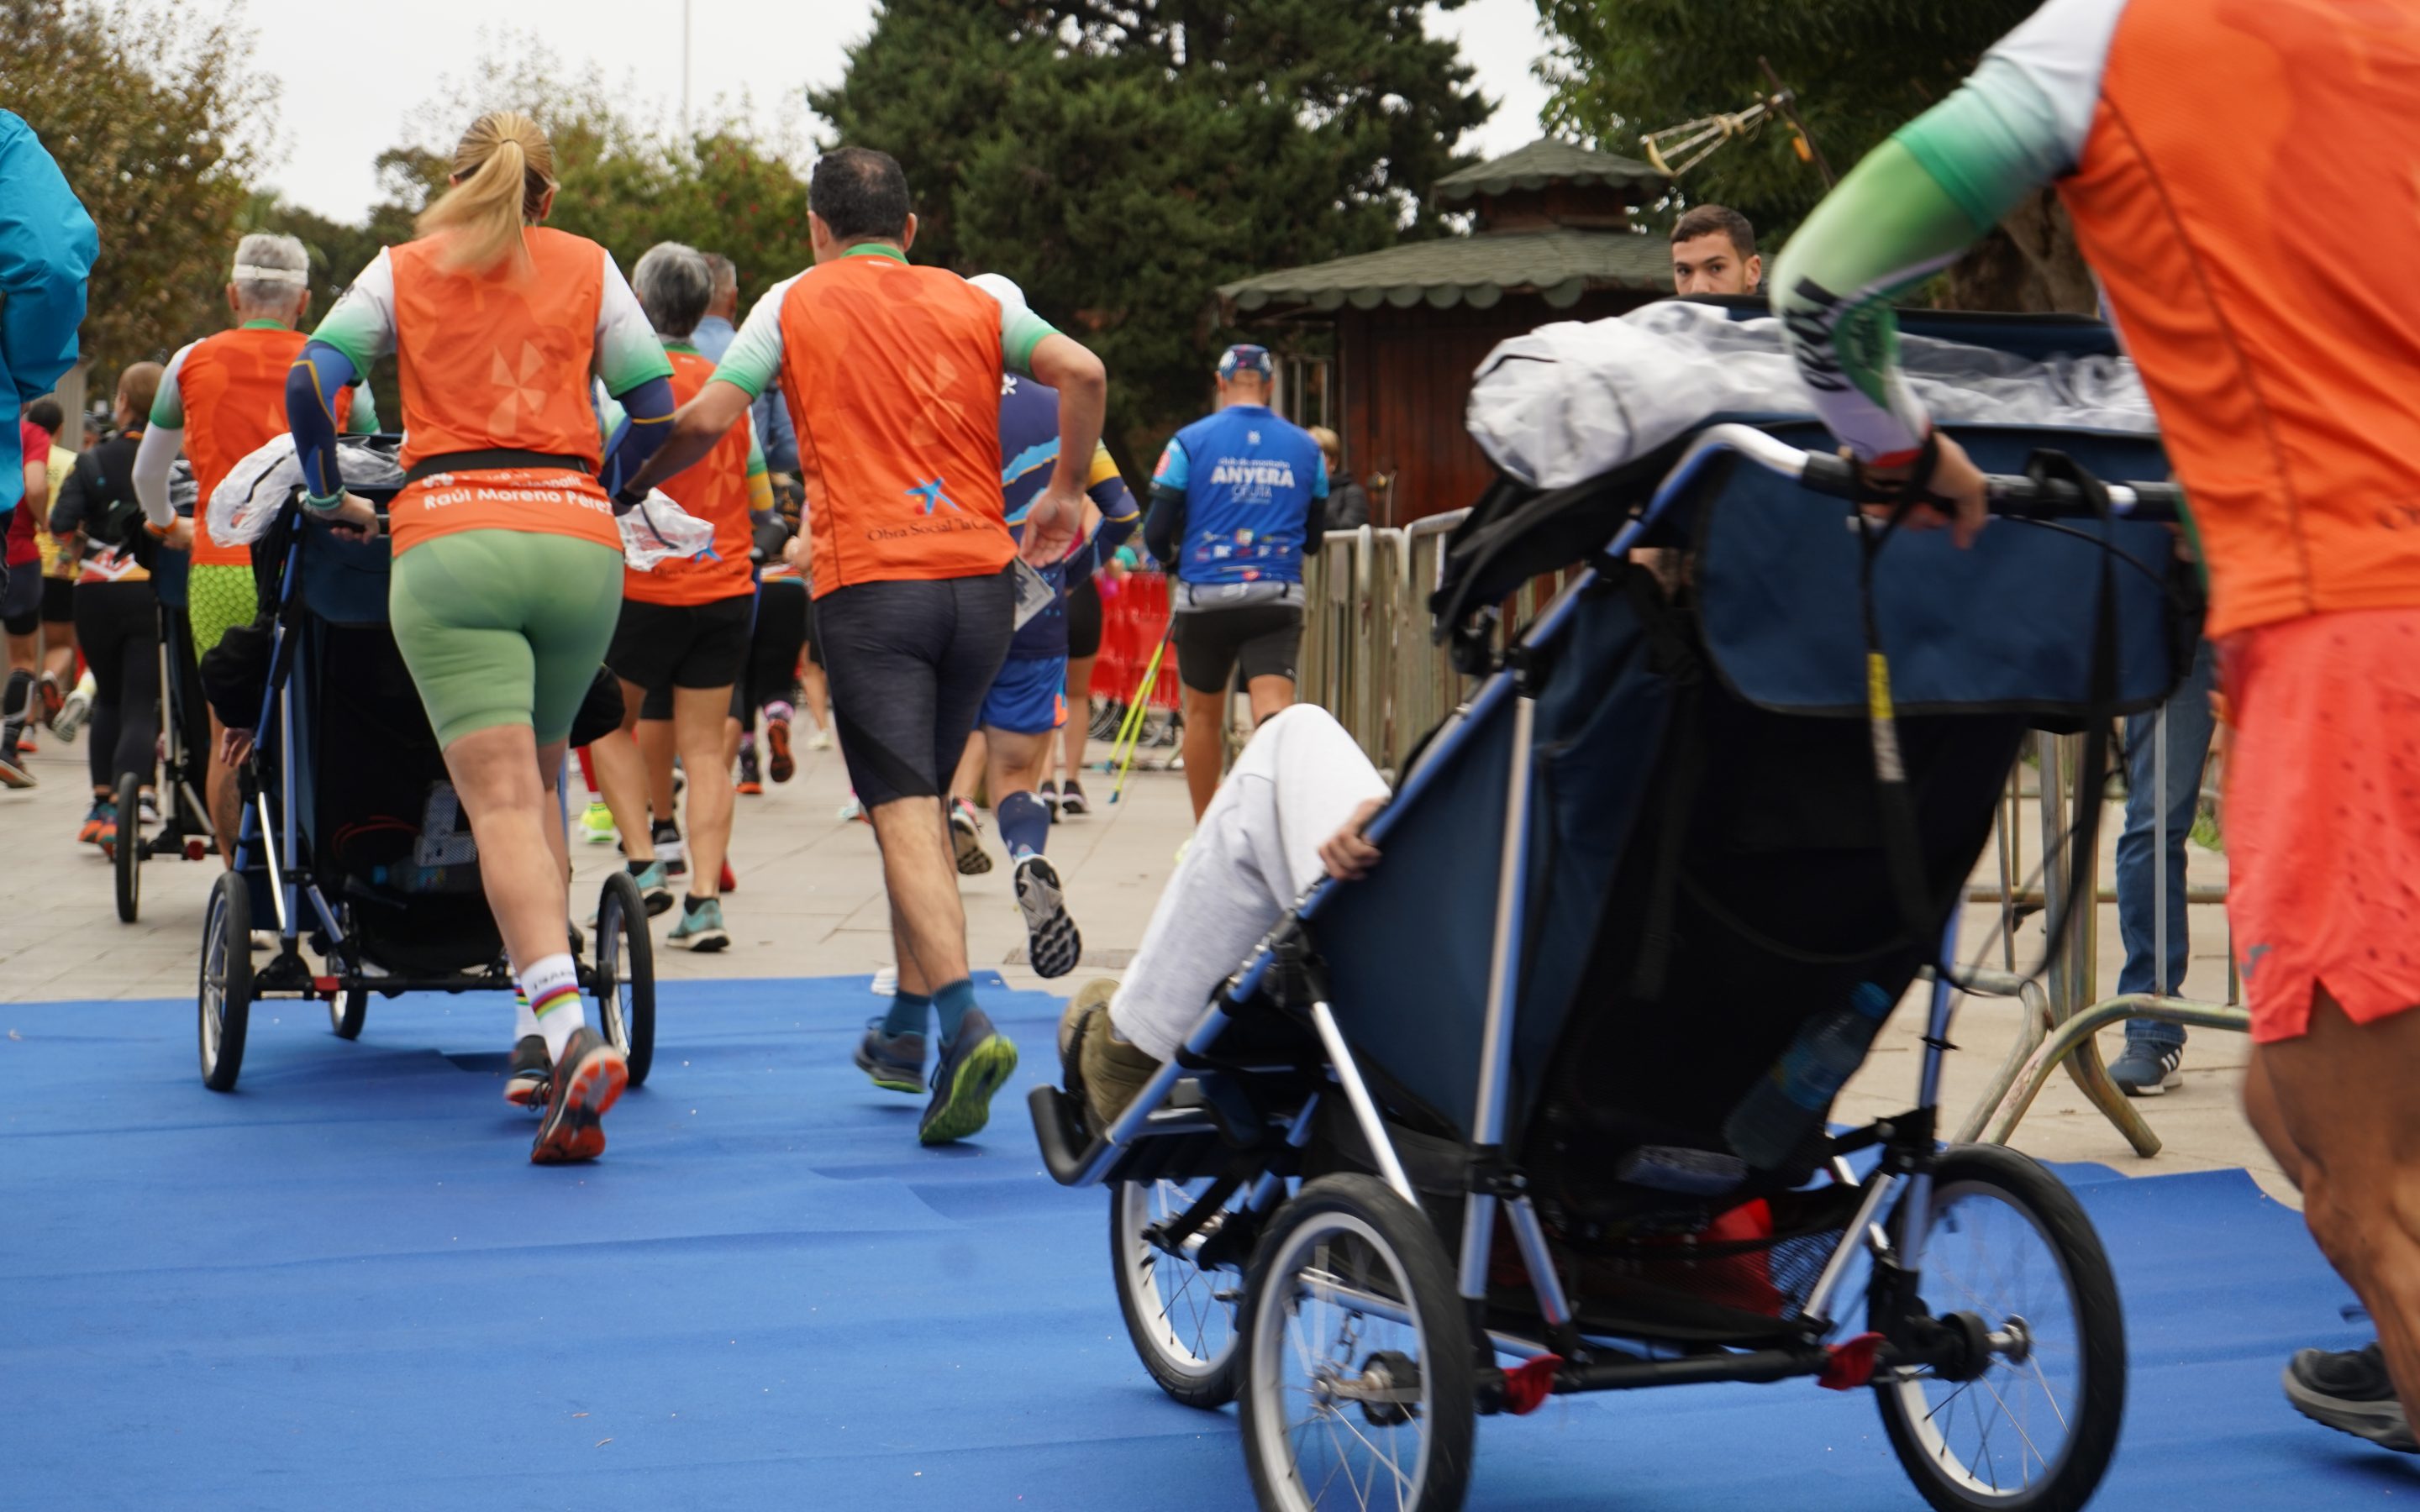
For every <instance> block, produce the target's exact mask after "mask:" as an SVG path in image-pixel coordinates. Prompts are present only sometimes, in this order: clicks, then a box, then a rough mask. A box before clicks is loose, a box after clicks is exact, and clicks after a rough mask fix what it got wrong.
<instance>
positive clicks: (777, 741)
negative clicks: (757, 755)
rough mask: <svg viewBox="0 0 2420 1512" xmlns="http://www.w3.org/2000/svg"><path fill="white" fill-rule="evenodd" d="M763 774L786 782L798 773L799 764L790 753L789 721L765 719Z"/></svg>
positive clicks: (777, 780)
mask: <svg viewBox="0 0 2420 1512" xmlns="http://www.w3.org/2000/svg"><path fill="white" fill-rule="evenodd" d="M765 751H766V755H765V775H766V776H767V777H769V778H771V779H773V780H774V781H776V782H787V781H788V780H789V779H792V778H794V777H796V776H798V775H799V764H798V762H797V760H796V759H795V758H793V757H792V756H791V755H790V721H789V720H787V719H768V720H766V721H765Z"/></svg>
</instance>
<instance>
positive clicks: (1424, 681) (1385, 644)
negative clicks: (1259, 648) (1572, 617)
mask: <svg viewBox="0 0 2420 1512" xmlns="http://www.w3.org/2000/svg"><path fill="white" fill-rule="evenodd" d="M1468 513H1469V511H1467V510H1455V511H1454V512H1453V513H1451V514H1450V515H1435V516H1432V517H1429V518H1427V519H1423V520H1419V521H1416V522H1414V523H1413V524H1412V525H1410V526H1408V527H1402V528H1397V527H1391V526H1390V527H1385V528H1380V527H1374V526H1369V525H1364V526H1361V527H1360V528H1359V529H1357V530H1353V531H1347V532H1338V533H1334V534H1330V535H1328V536H1326V537H1325V538H1323V540H1322V541H1321V543H1320V548H1319V554H1318V555H1317V556H1316V557H1313V558H1312V559H1311V560H1310V561H1309V562H1307V563H1305V564H1304V566H1305V574H1304V576H1305V578H1306V579H1307V580H1308V582H1307V592H1306V593H1305V594H1304V603H1305V612H1304V624H1303V637H1302V658H1301V663H1300V666H1299V668H1298V676H1297V679H1296V683H1295V687H1296V689H1297V691H1298V693H1299V696H1300V697H1301V698H1302V700H1303V702H1307V703H1316V704H1318V705H1319V706H1320V707H1321V708H1324V709H1326V711H1327V712H1328V713H1330V714H1332V715H1334V716H1336V718H1337V722H1338V723H1340V724H1342V725H1343V726H1344V728H1345V729H1346V731H1348V732H1349V733H1351V734H1352V736H1353V738H1354V739H1355V740H1356V741H1357V742H1358V743H1359V744H1360V747H1361V749H1362V750H1363V752H1365V753H1366V754H1367V755H1368V756H1369V758H1370V761H1371V764H1373V765H1374V766H1376V767H1377V768H1378V769H1379V770H1380V771H1381V772H1383V773H1385V774H1387V776H1388V779H1390V780H1391V779H1392V778H1393V776H1394V774H1395V772H1396V770H1397V768H1399V767H1400V766H1401V765H1402V764H1403V761H1404V758H1405V757H1406V756H1408V755H1409V754H1410V753H1411V748H1412V746H1413V744H1414V743H1415V742H1417V741H1418V740H1419V738H1420V737H1421V736H1422V735H1424V734H1426V733H1428V732H1429V731H1430V730H1431V729H1433V728H1435V725H1436V724H1437V722H1438V721H1439V720H1441V719H1443V718H1444V717H1446V716H1447V715H1448V714H1450V713H1451V712H1452V710H1453V708H1454V706H1455V705H1457V704H1458V703H1460V702H1462V695H1463V678H1462V676H1461V674H1460V673H1458V672H1457V671H1454V668H1453V662H1452V660H1451V658H1450V656H1448V655H1447V654H1446V651H1445V648H1443V647H1441V646H1439V645H1437V644H1436V643H1435V640H1434V638H1432V637H1431V635H1430V634H1429V595H1430V594H1432V593H1434V592H1435V589H1436V585H1437V581H1438V577H1439V574H1440V573H1441V572H1442V570H1443V568H1444V564H1445V540H1446V537H1447V535H1448V534H1450V532H1452V530H1453V528H1454V527H1455V526H1457V525H1459V524H1461V523H1462V521H1463V517H1464V516H1466V515H1467V514H1468ZM1524 594H1525V597H1524V599H1523V605H1524V611H1525V613H1526V612H1528V611H1531V610H1534V609H1535V607H1536V604H1535V600H1534V596H1532V595H1529V594H1528V590H1524Z"/></svg>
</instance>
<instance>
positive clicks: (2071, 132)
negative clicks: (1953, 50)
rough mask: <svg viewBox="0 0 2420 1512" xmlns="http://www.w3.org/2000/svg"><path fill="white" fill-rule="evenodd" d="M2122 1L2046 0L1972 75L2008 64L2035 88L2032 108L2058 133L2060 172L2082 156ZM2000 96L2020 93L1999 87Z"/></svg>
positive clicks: (1996, 45) (1980, 75) (2123, 8)
mask: <svg viewBox="0 0 2420 1512" xmlns="http://www.w3.org/2000/svg"><path fill="white" fill-rule="evenodd" d="M2126 4H2127V0H2047V3H2046V4H2045V5H2043V7H2042V8H2040V10H2037V11H2035V12H2034V13H2033V14H2032V15H2031V16H2028V17H2026V18H2025V19H2024V21H2022V22H2020V23H2018V24H2017V28H2016V29H2015V30H2014V31H2012V32H2010V33H2009V35H2007V36H2006V37H2003V38H2001V39H1999V40H1998V41H1997V42H1995V43H1993V45H1992V47H1991V50H1990V51H1988V52H1986V53H1985V54H1983V62H1982V65H1981V66H1980V67H1978V69H1976V78H1977V79H1978V80H1981V79H1984V78H1985V76H1986V74H1987V73H1989V72H1991V71H1992V70H1993V69H2014V70H2015V71H2016V72H2017V73H2019V74H2022V75H2023V76H2024V81H2025V83H2027V84H2029V85H2032V86H2033V90H2034V91H2036V92H2038V103H2037V102H2036V101H2031V100H2029V101H2027V103H2029V104H2036V106H2037V108H2040V109H2043V110H2046V111H2047V112H2048V113H2049V115H2050V116H2051V118H2052V120H2053V121H2055V123H2056V131H2057V138H2058V142H2059V145H2060V147H2061V148H2062V150H2063V151H2064V152H2065V154H2066V158H2067V161H2066V162H2064V163H2062V164H2060V165H2059V167H2060V171H2061V173H2066V172H2071V171H2073V169H2074V167H2075V165H2076V164H2077V163H2079V162H2083V161H2084V145H2085V142H2086V139H2088V138H2089V137H2090V136H2091V135H2092V119H2093V116H2094V115H2095V114H2096V113H2097V112H2098V111H2099V110H2100V108H2101V76H2102V72H2103V71H2105V70H2106V69H2107V68H2108V66H2109V44H2110V41H2111V39H2113V38H2115V37H2116V36H2117V33H2118V19H2119V18H2120V17H2121V16H2123V15H2124V14H2125V11H2126ZM2003 97H2004V98H2013V99H2023V98H2024V93H2023V92H2018V91H2003Z"/></svg>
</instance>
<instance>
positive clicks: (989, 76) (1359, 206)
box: [809, 0, 1493, 459]
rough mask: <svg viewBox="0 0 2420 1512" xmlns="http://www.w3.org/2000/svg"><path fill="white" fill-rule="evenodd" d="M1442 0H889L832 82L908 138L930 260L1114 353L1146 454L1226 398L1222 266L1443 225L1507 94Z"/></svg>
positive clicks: (848, 138)
mask: <svg viewBox="0 0 2420 1512" xmlns="http://www.w3.org/2000/svg"><path fill="white" fill-rule="evenodd" d="M1455 3H1458V0H1455ZM1424 8H1425V7H1423V6H1421V5H1419V4H1407V3H1400V0H1226V3H1223V4H1218V5H1208V4H1193V3H1186V0H1170V3H1161V4H1148V3H1138V4H1125V5H1118V4H1110V3H1099V0H1096V3H1091V4H1087V3H1082V0H1048V3H1045V0H1031V3H1012V0H1003V3H996V4H983V5H970V4H967V3H965V0H887V3H885V4H884V5H882V7H881V8H880V9H879V10H878V11H877V13H876V23H875V28H874V32H873V34H872V36H870V37H869V38H868V39H866V40H865V41H864V42H863V43H861V44H860V45H859V46H858V47H857V48H856V49H854V50H853V51H852V53H851V54H850V61H849V69H848V72H847V75H846V77H845V79H844V80H843V81H842V83H841V84H840V85H837V86H836V87H834V88H832V89H830V90H828V91H818V92H816V93H814V94H812V95H811V96H810V97H809V102H810V103H811V104H812V105H813V106H814V108H815V109H816V110H817V111H818V112H820V113H822V115H823V116H825V117H826V118H827V119H829V120H830V121H831V122H832V124H833V126H834V127H835V128H836V135H835V145H837V144H839V143H846V144H850V145H855V146H862V147H878V148H881V149H883V150H885V151H887V152H890V153H891V154H892V156H894V157H896V158H897V159H898V160H899V161H900V163H901V166H902V167H903V169H904V170H905V171H906V173H907V179H908V185H909V188H910V190H911V191H912V193H913V194H914V197H915V202H916V209H917V214H918V217H919V221H920V226H921V229H920V231H919V234H918V240H917V246H916V256H917V260H919V261H923V262H933V263H938V264H939V265H941V266H945V267H950V268H954V269H956V270H959V271H961V272H967V273H973V272H979V271H997V272H1001V273H1005V274H1007V275H1008V276H1009V277H1011V278H1013V279H1015V280H1016V281H1017V283H1018V284H1019V285H1022V286H1023V287H1024V289H1025V292H1026V296H1027V299H1028V301H1030V302H1031V303H1032V306H1033V308H1034V309H1035V311H1036V312H1037V313H1039V314H1041V315H1042V316H1045V317H1046V318H1047V319H1049V320H1051V321H1052V322H1053V323H1055V324H1057V325H1059V326H1061V327H1062V328H1063V329H1064V330H1066V331H1067V332H1069V333H1070V334H1073V335H1075V336H1077V337H1078V338H1079V339H1081V340H1083V341H1084V342H1085V343H1087V344H1088V345H1090V346H1092V347H1094V349H1095V350H1097V351H1098V352H1099V353H1100V354H1101V357H1102V359H1103V361H1104V362H1106V363H1108V365H1109V374H1110V392H1111V406H1112V408H1111V414H1110V422H1111V424H1110V429H1111V435H1112V444H1113V446H1116V445H1118V444H1119V443H1120V442H1121V441H1123V443H1124V449H1125V454H1126V456H1127V457H1128V458H1129V459H1132V458H1134V457H1137V456H1147V455H1148V454H1149V453H1150V452H1151V451H1152V450H1153V449H1154V448H1155V447H1156V441H1157V440H1158V438H1159V437H1160V436H1162V435H1164V434H1165V433H1166V432H1167V431H1168V430H1169V429H1171V428H1172V427H1173V426H1175V425H1177V424H1182V423H1183V422H1184V421H1186V420H1188V419H1190V418H1192V417H1193V416H1194V415H1195V414H1197V413H1198V412H1199V411H1200V410H1201V409H1202V405H1203V401H1204V398H1205V395H1206V393H1207V391H1208V384H1209V367H1210V363H1211V362H1212V360H1213V357H1214V355H1215V352H1216V349H1217V347H1218V342H1219V340H1220V338H1221V336H1222V335H1224V334H1226V333H1225V332H1220V331H1218V329H1216V320H1215V307H1214V304H1213V300H1212V290H1213V289H1214V288H1215V287H1216V286H1217V285H1218V284H1220V283H1222V282H1225V281H1227V280H1229V279H1233V278H1236V277H1239V276H1242V275H1244V274H1246V273H1250V272H1256V271H1261V270H1266V269H1272V268H1283V267H1290V266H1295V265H1298V264H1303V263H1313V262H1320V261H1324V260H1326V259H1327V258H1330V257H1337V256H1342V255H1347V254H1351V253H1357V252H1369V251H1373V250H1375V249H1377V248H1380V247H1385V246H1388V245H1390V244H1392V243H1393V242H1394V241H1396V240H1397V239H1402V238H1405V237H1419V236H1428V235H1434V234H1436V233H1437V232H1438V231H1440V230H1442V229H1443V227H1441V226H1440V225H1439V224H1438V223H1437V221H1436V219H1435V214H1434V212H1433V211H1432V210H1431V208H1430V207H1429V205H1428V189H1429V186H1430V185H1431V184H1432V183H1433V182H1435V179H1436V178H1437V177H1440V176H1441V175H1443V174H1445V173H1447V172H1450V171H1451V170H1452V169H1453V168H1454V167H1456V166H1458V165H1460V163H1461V162H1463V161H1466V160H1461V159H1457V158H1456V157H1455V155H1454V151H1453V146H1454V144H1455V142H1456V141H1457V140H1458V139H1459V138H1460V136H1461V135H1462V133H1463V132H1464V131H1466V130H1467V129H1469V128H1471V127H1474V126H1477V125H1478V124H1480V123H1481V121H1483V120H1484V119H1485V118H1486V116H1487V114H1488V112H1489V111H1490V110H1491V109H1492V108H1493V107H1492V106H1491V105H1490V104H1489V102H1488V101H1486V100H1483V99H1481V97H1480V96H1479V95H1478V94H1477V93H1476V92H1475V91H1474V90H1473V89H1472V88H1471V85H1470V69H1469V68H1468V67H1467V66H1466V64H1464V63H1463V62H1462V61H1461V60H1460V58H1459V56H1458V55H1457V54H1456V51H1455V49H1454V48H1453V46H1452V44H1450V43H1449V42H1441V41H1437V40H1435V39H1431V38H1429V37H1428V36H1427V35H1426V34H1425V32H1424V31H1423V30H1422V28H1421V23H1420V18H1421V13H1422V11H1423V10H1424Z"/></svg>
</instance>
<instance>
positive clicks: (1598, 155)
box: [1434, 136, 1671, 205]
mask: <svg viewBox="0 0 2420 1512" xmlns="http://www.w3.org/2000/svg"><path fill="white" fill-rule="evenodd" d="M1670 183H1671V180H1670V179H1669V178H1667V177H1665V176H1664V175H1662V174H1660V173H1658V172H1656V171H1655V170H1654V169H1653V168H1651V167H1649V166H1648V165H1647V164H1646V163H1643V162H1639V161H1638V160H1637V159H1636V158H1625V157H1622V156H1621V154H1619V153H1614V152H1595V151H1591V150H1590V149H1589V148H1587V147H1575V146H1573V145H1572V144H1571V143H1569V142H1561V141H1558V140H1556V139H1555V138H1553V137H1551V136H1542V137H1540V138H1539V139H1538V140H1537V141H1535V142H1532V143H1530V144H1529V145H1528V147H1522V148H1519V149H1518V150H1516V151H1512V152H1508V153H1506V154H1505V155H1504V156H1502V157H1500V158H1492V159H1490V160H1488V161H1487V162H1482V163H1480V164H1479V165H1478V166H1477V167H1473V168H1465V169H1463V170H1462V171H1461V172H1459V173H1450V174H1448V175H1446V176H1445V177H1442V178H1440V179H1438V180H1437V181H1436V183H1435V187H1434V193H1435V197H1436V202H1437V203H1438V204H1439V205H1450V204H1452V203H1454V202H1455V201H1458V200H1466V199H1471V198H1475V197H1476V196H1478V195H1481V194H1502V193H1508V192H1510V191H1512V190H1515V189H1544V188H1545V187H1546V186H1547V185H1549V184H1584V185H1591V186H1596V187H1601V188H1606V189H1643V190H1652V191H1654V192H1656V193H1662V192H1663V190H1664V189H1665V188H1666V187H1667V186H1668V185H1669V184H1670Z"/></svg>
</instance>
